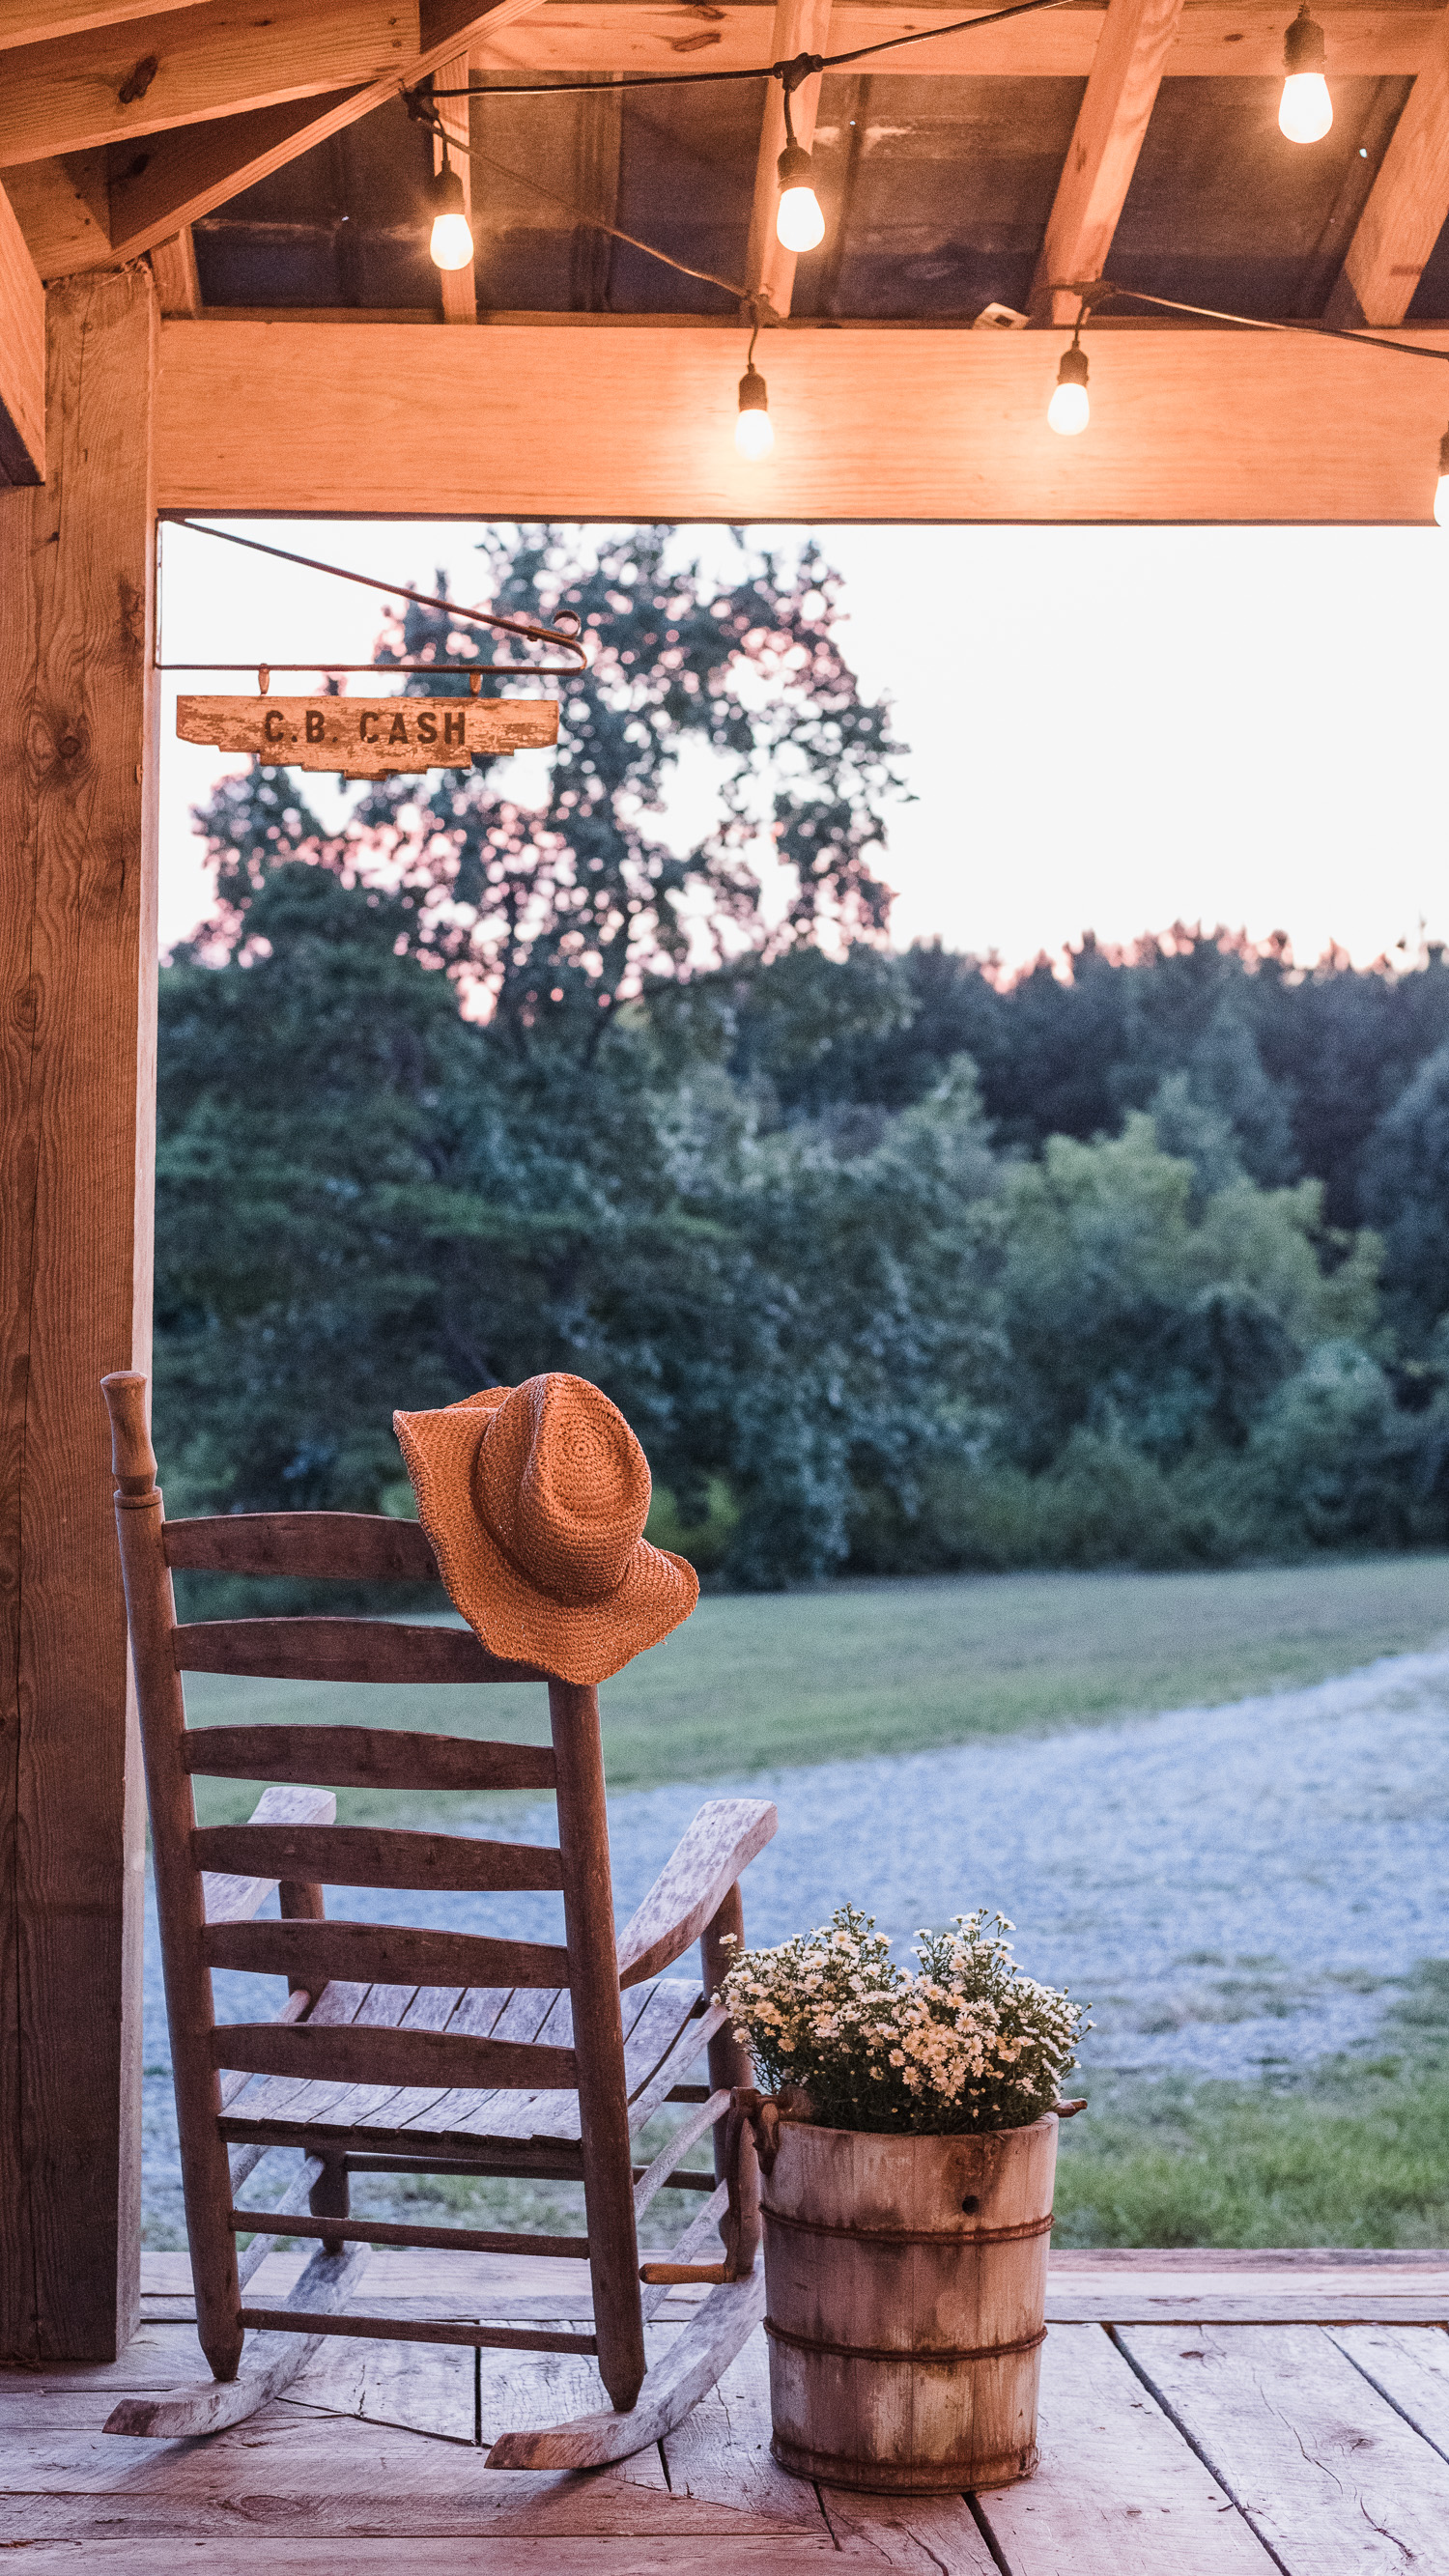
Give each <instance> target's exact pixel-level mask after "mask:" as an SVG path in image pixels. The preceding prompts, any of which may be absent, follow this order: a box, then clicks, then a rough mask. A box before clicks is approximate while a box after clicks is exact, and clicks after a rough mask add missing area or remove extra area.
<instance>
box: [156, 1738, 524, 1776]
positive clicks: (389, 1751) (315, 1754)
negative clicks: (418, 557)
mask: <svg viewBox="0 0 1449 2576" xmlns="http://www.w3.org/2000/svg"><path fill="white" fill-rule="evenodd" d="M182 1759H183V1761H184V1762H185V1765H186V1768H187V1770H188V1771H190V1772H193V1773H200V1774H201V1775H202V1776H203V1777H205V1778H207V1779H212V1780H287V1781H295V1782H297V1783H298V1784H299V1785H305V1786H307V1787H311V1786H312V1784H313V1783H314V1782H316V1781H323V1782H325V1783H326V1785H327V1786H328V1787H329V1788H333V1789H473V1790H478V1789H551V1788H552V1787H553V1785H554V1758H553V1748H552V1746H551V1745H547V1744H495V1743H487V1742H475V1741H474V1739H473V1738H472V1737H471V1736H467V1735H424V1734H422V1733H419V1732H415V1731H413V1730H412V1729H408V1728H403V1727H390V1726H193V1727H189V1728H188V1729H187V1732H186V1734H185V1736H184V1738H183V1740H182Z"/></svg>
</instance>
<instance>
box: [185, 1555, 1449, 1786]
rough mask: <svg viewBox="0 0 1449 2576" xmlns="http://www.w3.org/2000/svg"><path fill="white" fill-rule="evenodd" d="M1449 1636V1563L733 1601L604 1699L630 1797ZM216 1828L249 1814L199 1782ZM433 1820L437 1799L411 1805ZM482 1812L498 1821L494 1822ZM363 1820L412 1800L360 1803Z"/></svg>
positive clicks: (268, 1691) (524, 1702)
mask: <svg viewBox="0 0 1449 2576" xmlns="http://www.w3.org/2000/svg"><path fill="white" fill-rule="evenodd" d="M1446 1633H1449V1557H1444V1556H1403V1557H1374V1558H1368V1559H1365V1560H1362V1561H1345V1560H1340V1559H1333V1560H1328V1561H1324V1562H1321V1563H1316V1564H1311V1565H1296V1566H1288V1567H1269V1568H1261V1569H1258V1568H1254V1569H1249V1570H1247V1571H1238V1572H1232V1573H1225V1574H1219V1573H1203V1574H1006V1575H960V1576H942V1577H940V1578H937V1579H933V1580H929V1581H897V1582H890V1581H883V1582H869V1583H841V1584H832V1585H830V1586H828V1587H825V1588H822V1589H821V1590H819V1591H811V1592H782V1593H769V1594H764V1595H761V1594H730V1595H720V1594H716V1595H713V1596H710V1597H707V1598H706V1599H705V1600H703V1601H701V1603H700V1605H699V1608H698V1609H697V1610H696V1612H695V1614H694V1616H693V1618H692V1619H690V1620H689V1621H688V1622H687V1624H686V1625H685V1626H684V1627H683V1628H680V1629H677V1630H676V1631H675V1633H674V1635H673V1636H672V1637H666V1638H665V1640H664V1642H663V1643H662V1645H659V1646H656V1647H654V1648H653V1650H652V1651H651V1652H650V1653H649V1654H646V1655H641V1656H640V1657H639V1659H638V1661H637V1662H636V1663H634V1664H631V1665H630V1667H629V1669H628V1670H627V1672H624V1673H621V1674H619V1675H618V1677H617V1678H616V1679H615V1680H614V1681H611V1682H608V1683H606V1684H605V1686H604V1690H603V1693H602V1701H603V1712H604V1741H605V1748H606V1757H607V1763H608V1773H609V1781H610V1785H611V1787H613V1788H616V1789H617V1788H627V1787H638V1786H649V1785H651V1784H653V1783H655V1782H657V1781H663V1780H704V1779H708V1778H710V1777H712V1776H716V1775H719V1774H721V1773H737V1772H747V1771H752V1770H761V1769H765V1768H767V1767H772V1766H773V1765H775V1764H778V1763H808V1762H824V1761H830V1760H835V1759H838V1758H840V1757H842V1756H850V1755H861V1754H870V1753H908V1752H915V1751H919V1750H920V1749H922V1748H923V1747H926V1746H929V1745H936V1744H958V1743H961V1742H963V1741H964V1740H966V1739H968V1738H970V1737H973V1736H992V1735H1004V1734H1011V1733H1015V1732H1018V1731H1020V1730H1024V1729H1046V1728H1053V1727H1060V1726H1070V1725H1081V1724H1091V1723H1093V1722H1094V1721H1100V1720H1101V1719H1103V1718H1107V1717H1114V1716H1118V1715H1124V1714H1133V1713H1145V1712H1150V1711H1153V1710H1157V1709H1162V1708H1175V1707H1184V1706H1190V1705H1194V1704H1203V1705H1210V1704H1213V1703H1217V1702H1221V1701H1225V1700H1233V1699H1240V1698H1243V1697H1245V1696H1246V1695H1248V1694H1249V1693H1251V1692H1255V1691H1267V1690H1275V1689H1282V1688H1287V1687H1290V1686H1292V1685H1293V1684H1295V1683H1303V1682H1315V1681H1322V1680H1324V1679H1325V1678H1326V1677H1327V1676H1328V1675H1330V1674H1333V1673H1341V1672H1346V1671H1348V1670H1350V1669H1351V1668H1352V1667H1353V1666H1354V1665H1357V1664H1365V1663H1369V1662H1371V1661H1372V1659H1373V1658H1374V1657H1375V1656H1376V1655H1385V1654H1394V1653H1399V1652H1403V1651H1405V1650H1407V1649H1410V1648H1413V1647H1420V1646H1426V1645H1428V1644H1430V1643H1431V1642H1432V1641H1434V1640H1436V1639H1439V1638H1441V1637H1443V1636H1445V1635H1446ZM187 1701H188V1705H189V1708H190V1712H191V1716H192V1720H193V1722H194V1723H201V1724H204V1723H205V1722H206V1721H208V1720H213V1721H216V1720H221V1719H232V1720H235V1719H239V1718H242V1717H244V1716H246V1717H257V1716H260V1715H263V1714H265V1715H267V1716H271V1717H276V1718H289V1719H291V1720H293V1721H294V1722H296V1721H305V1720H311V1721H316V1722H323V1721H326V1720H328V1719H339V1718H342V1717H344V1716H352V1717H354V1718H363V1719H365V1720H366V1721H367V1722H369V1723H372V1724H383V1725H390V1726H419V1727H434V1728H438V1729H441V1730H443V1731H445V1732H448V1733H455V1734H484V1735H494V1736H504V1737H509V1738H512V1739H515V1740H517V1739H520V1738H531V1737H538V1738H543V1737H544V1736H546V1732H547V1718H546V1713H545V1711H544V1708H543V1702H542V1694H541V1693H540V1692H539V1691H537V1690H536V1689H526V1690H525V1689H508V1688H500V1689H488V1690H459V1689H454V1688H451V1687H450V1688H444V1689H434V1690H429V1689H421V1688H419V1689H406V1688H371V1687H368V1688H364V1689H355V1688H345V1687H341V1686H338V1685H336V1684H328V1683H324V1684H315V1685H314V1684H301V1683H296V1684H291V1683H285V1682H243V1681H235V1680H231V1679H229V1678H227V1677H225V1676H223V1675H215V1674H204V1673H198V1674H193V1675H190V1676H188V1680H187ZM198 1790H199V1793H200V1796H199V1803H200V1805H201V1807H202V1809H203V1811H204V1814H205V1818H206V1820H207V1821H220V1820H221V1819H222V1818H224V1817H231V1816H236V1815H242V1814H245V1813H246V1812H248V1809H249V1805H250V1802H251V1796H252V1793H251V1792H250V1791H249V1790H248V1789H247V1788H246V1787H245V1786H243V1785H242V1784H233V1783H221V1782H214V1783H208V1782H199V1783H198ZM414 1806H416V1807H418V1808H419V1811H421V1802H408V1812H412V1810H413V1808H414ZM480 1811H481V1810H480ZM340 1812H342V1813H344V1814H346V1815H350V1816H352V1817H354V1818H357V1819H359V1820H361V1819H364V1818H368V1817H370V1818H371V1819H372V1820H373V1821H381V1820H382V1819H383V1817H384V1816H385V1815H390V1816H393V1817H394V1818H396V1817H398V1816H400V1815H401V1814H402V1813H403V1812H404V1809H403V1806H402V1805H401V1804H400V1802H398V1801H397V1800H394V1799H383V1798H370V1797H367V1796H364V1795H363V1794H362V1793H344V1796H343V1800H342V1803H341V1809H340Z"/></svg>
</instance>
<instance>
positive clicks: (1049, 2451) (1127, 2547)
mask: <svg viewBox="0 0 1449 2576" xmlns="http://www.w3.org/2000/svg"><path fill="white" fill-rule="evenodd" d="M1040 2448H1041V2466H1040V2468H1039V2469H1038V2470H1037V2473H1036V2475H1035V2477H1034V2478H1031V2479H1029V2480H1028V2481H1027V2483H1026V2484H1025V2485H1024V2486H1019V2487H1003V2488H1001V2489H1000V2490H999V2491H998V2492H997V2493H995V2494H992V2495H983V2496H982V2497H981V2498H980V2511H981V2514H982V2518H983V2520H984V2521H985V2522H986V2524H987V2526H988V2528H989V2530H990V2532H991V2536H992V2538H993V2540H994V2541H995V2542H996V2545H997V2548H998V2549H999V2550H1000V2552H1001V2555H1002V2557H1003V2559H1004V2560H1005V2561H1006V2563H1007V2565H1008V2566H1009V2567H1010V2569H1011V2576H1058V2571H1059V2570H1060V2569H1063V2568H1069V2569H1070V2570H1071V2576H1176V2571H1179V2570H1181V2571H1182V2576H1272V2567H1273V2562H1272V2560H1271V2558H1270V2557H1269V2555H1268V2553H1267V2551H1266V2550H1265V2549H1263V2548H1262V2547H1261V2545H1260V2544H1259V2542H1258V2541H1257V2540H1256V2539H1255V2538H1254V2536H1253V2534H1252V2532H1251V2531H1250V2530H1249V2528H1248V2526H1247V2524H1246V2523H1245V2522H1244V2520H1243V2517H1242V2515H1241V2514H1240V2513H1239V2512H1238V2511H1237V2510H1236V2508H1235V2506H1234V2504H1233V2502H1232V2499H1231V2497H1229V2496H1228V2495H1226V2494H1225V2493H1224V2491H1223V2489H1222V2487H1221V2486H1220V2485H1219V2484H1218V2482H1217V2480H1216V2479H1215V2478H1214V2477H1213V2476H1212V2475H1211V2474H1210V2472H1209V2471H1208V2470H1207V2469H1205V2468H1204V2466H1203V2464H1202V2462H1201V2460H1199V2459H1198V2458H1197V2457H1196V2456H1195V2454H1194V2453H1193V2452H1192V2451H1191V2450H1189V2448H1188V2445H1187V2443H1186V2442H1185V2441H1184V2440H1183V2439H1182V2436H1181V2434H1180V2433H1179V2432H1178V2431H1177V2429H1176V2427H1175V2426H1174V2425H1173V2424H1172V2422H1171V2421H1170V2420H1169V2418H1168V2417H1167V2416H1166V2415H1165V2414H1164V2413H1163V2412H1162V2410H1161V2408H1160V2407H1159V2406H1157V2405H1155V2404H1154V2402H1153V2400H1152V2398H1151V2397H1150V2396H1149V2395H1148V2392H1147V2390H1146V2389H1145V2388H1144V2387H1143V2386H1142V2383H1141V2381H1140V2380H1137V2379H1134V2377H1133V2374H1132V2371H1131V2369H1130V2368H1129V2366H1128V2364H1127V2362H1126V2361H1125V2360H1124V2359H1123V2357H1122V2355H1121V2353H1120V2352H1118V2351H1117V2349H1116V2347H1115V2345H1114V2344H1113V2343H1112V2341H1111V2338H1110V2337H1109V2336H1108V2335H1107V2334H1106V2333H1105V2332H1104V2330H1103V2328H1102V2327H1101V2326H1094V2325H1076V2326H1053V2327H1052V2329H1051V2331H1050V2333H1049V2334H1048V2336H1047V2344H1046V2351H1045V2352H1044V2354H1043V2355H1042V2382H1041V2425H1040Z"/></svg>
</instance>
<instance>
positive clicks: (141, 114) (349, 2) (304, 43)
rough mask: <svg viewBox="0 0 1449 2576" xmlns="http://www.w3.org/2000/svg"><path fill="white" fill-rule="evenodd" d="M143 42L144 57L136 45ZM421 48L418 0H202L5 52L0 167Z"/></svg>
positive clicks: (157, 127) (389, 65) (232, 107)
mask: <svg viewBox="0 0 1449 2576" xmlns="http://www.w3.org/2000/svg"><path fill="white" fill-rule="evenodd" d="M138 48H139V49H140V50H139V52H138V50H137V49H138ZM417 51H418V9H417V0H270V5H269V8H268V13H267V16H266V18H265V20H264V21H263V22H262V26H261V28H260V29H259V27H258V23H257V16H256V11H255V9H254V8H252V7H247V6H246V5H242V6H238V5H237V0H202V5H200V6H194V7H191V8H187V9H172V10H170V11H169V12H168V13H167V14H166V15H165V16H164V17H159V18H147V19H144V20H143V21H142V22H141V23H140V27H139V30H138V29H137V27H136V26H134V25H133V24H131V23H130V22H128V23H127V24H126V25H124V26H120V27H103V28H100V29H98V30H97V31H96V32H94V33H93V34H91V35H85V36H56V37H52V39H51V40H50V42H49V43H48V44H44V45H24V46H20V47H18V48H16V49H14V50H12V51H11V52H9V53H7V54H6V55H5V56H4V57H3V59H4V65H5V70H4V77H3V79H0V167H8V166H10V165H12V164H14V163H16V162H22V161H45V160H50V159H52V158H54V157H55V156H57V155H58V154H61V153H65V152H86V151H91V150H94V149H95V148H96V147H97V146H99V145H101V144H107V143H126V142H129V141H130V140H131V138H132V137H133V136H138V135H148V134H158V133H162V132H164V131H166V130H168V129H171V128H174V127H177V126H183V125H197V124H201V123H202V122H203V121H205V120H206V119H208V118H211V117H216V116H225V115H238V114H244V113H245V112H246V111H247V110H248V109H249V108H256V107H269V106H271V105H273V104H275V103H276V102H277V101H279V100H286V99H295V98H306V97H309V96H315V95H317V94H318V93H320V92H326V91H328V90H337V89H343V88H351V87H352V86H353V85H354V83H357V84H360V83H362V82H364V81H369V80H373V79H376V78H377V77H378V76H379V75H380V74H383V73H387V72H391V71H393V70H394V68H395V67H396V66H399V65H401V64H403V63H405V62H407V61H409V60H410V59H411V58H412V57H413V56H414V55H416V53H417Z"/></svg>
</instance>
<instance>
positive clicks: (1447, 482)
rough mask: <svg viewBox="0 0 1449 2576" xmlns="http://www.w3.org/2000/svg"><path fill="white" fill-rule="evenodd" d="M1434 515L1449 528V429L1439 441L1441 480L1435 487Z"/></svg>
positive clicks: (1441, 525)
mask: <svg viewBox="0 0 1449 2576" xmlns="http://www.w3.org/2000/svg"><path fill="white" fill-rule="evenodd" d="M1434 516H1435V518H1436V520H1437V521H1438V523H1439V526H1440V527H1441V528H1449V429H1446V430H1445V432H1444V435H1443V437H1442V438H1441V439H1440V441H1439V480H1438V483H1437V484H1436V485H1435V488H1434Z"/></svg>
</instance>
